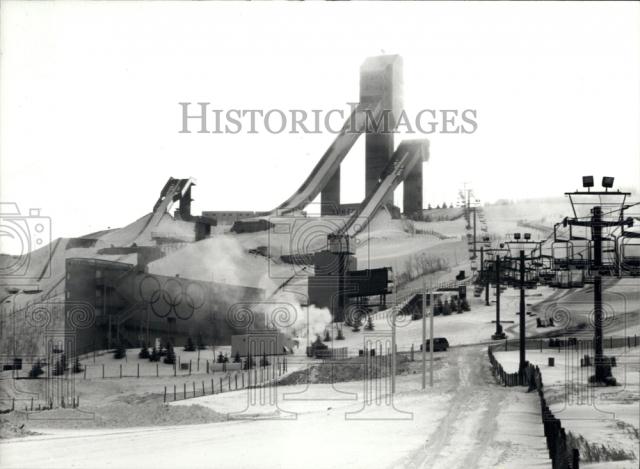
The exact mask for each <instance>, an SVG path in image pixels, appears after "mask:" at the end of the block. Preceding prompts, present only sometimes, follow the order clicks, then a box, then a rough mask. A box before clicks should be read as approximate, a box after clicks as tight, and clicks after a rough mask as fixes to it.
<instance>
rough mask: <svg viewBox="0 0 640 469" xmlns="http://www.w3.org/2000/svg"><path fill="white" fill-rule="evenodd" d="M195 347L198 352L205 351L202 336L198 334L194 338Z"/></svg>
mask: <svg viewBox="0 0 640 469" xmlns="http://www.w3.org/2000/svg"><path fill="white" fill-rule="evenodd" d="M196 347H197V348H198V350H206V349H207V347H206V345H204V340H202V334H198V337H197V338H196Z"/></svg>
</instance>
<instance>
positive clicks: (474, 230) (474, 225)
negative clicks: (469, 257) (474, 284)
mask: <svg viewBox="0 0 640 469" xmlns="http://www.w3.org/2000/svg"><path fill="white" fill-rule="evenodd" d="M476 257H477V255H476V208H475V207H473V258H474V259H475V258H476Z"/></svg>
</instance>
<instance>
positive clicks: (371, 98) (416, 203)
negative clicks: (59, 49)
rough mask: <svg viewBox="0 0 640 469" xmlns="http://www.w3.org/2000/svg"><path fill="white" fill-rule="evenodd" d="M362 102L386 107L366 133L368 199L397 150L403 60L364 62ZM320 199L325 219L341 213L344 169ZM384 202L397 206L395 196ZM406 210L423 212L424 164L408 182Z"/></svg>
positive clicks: (390, 57)
mask: <svg viewBox="0 0 640 469" xmlns="http://www.w3.org/2000/svg"><path fill="white" fill-rule="evenodd" d="M360 102H361V103H377V102H380V103H381V105H382V115H381V117H380V118H379V119H378V120H376V121H373V120H372V122H370V125H369V128H368V129H367V130H366V132H365V197H368V196H369V195H370V194H371V193H372V192H373V191H374V190H375V189H376V187H377V185H378V182H379V179H380V175H381V174H382V171H383V170H384V168H385V167H386V166H387V164H388V163H389V160H390V159H391V156H392V155H393V152H394V150H395V145H394V134H393V130H395V128H396V125H397V119H398V118H399V116H400V114H401V113H402V110H403V100H402V57H400V56H399V55H380V56H376V57H369V58H368V59H366V60H365V61H364V63H363V64H362V66H361V67H360ZM371 118H372V119H373V116H371ZM320 197H321V199H320V200H321V203H322V207H321V213H322V214H323V215H332V214H334V213H335V212H334V211H335V210H339V208H340V168H338V169H337V170H336V172H335V173H334V175H333V176H332V177H331V179H330V180H329V182H328V183H327V184H326V186H325V187H324V188H323V189H322V191H321V193H320ZM384 202H389V203H393V194H389V196H388V197H387V200H385V201H384ZM403 208H404V213H405V214H407V215H409V216H413V215H415V214H416V213H418V212H420V211H421V210H422V164H419V165H416V167H415V168H414V169H413V170H412V172H411V173H410V174H409V176H408V177H407V179H406V180H405V182H404V189H403Z"/></svg>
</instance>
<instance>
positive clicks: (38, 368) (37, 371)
mask: <svg viewBox="0 0 640 469" xmlns="http://www.w3.org/2000/svg"><path fill="white" fill-rule="evenodd" d="M43 373H44V371H43V370H42V364H41V363H40V360H36V362H35V363H34V364H33V366H32V367H31V370H30V371H29V378H37V377H38V376H40V375H41V374H43Z"/></svg>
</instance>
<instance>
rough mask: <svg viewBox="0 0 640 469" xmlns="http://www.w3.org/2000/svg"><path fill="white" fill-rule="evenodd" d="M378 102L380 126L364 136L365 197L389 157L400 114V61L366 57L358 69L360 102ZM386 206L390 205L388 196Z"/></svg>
mask: <svg viewBox="0 0 640 469" xmlns="http://www.w3.org/2000/svg"><path fill="white" fill-rule="evenodd" d="M369 101H380V102H381V103H382V109H383V113H384V114H383V117H384V116H385V115H386V119H382V121H381V124H382V125H381V126H379V128H377V129H375V128H372V129H369V131H368V132H367V134H366V136H365V139H366V140H365V158H366V162H365V178H366V179H365V196H369V194H371V193H372V192H373V191H374V190H375V188H376V186H377V185H378V179H379V177H380V174H381V173H382V170H383V169H384V168H385V167H386V165H387V163H389V159H390V158H391V155H393V151H394V150H395V147H394V138H393V137H394V135H393V132H392V131H393V130H394V129H395V128H396V119H397V118H398V117H399V116H400V113H401V112H402V107H403V103H402V57H400V56H399V55H381V56H377V57H369V58H368V59H366V60H365V61H364V63H363V64H362V66H361V67H360V102H369ZM388 202H393V196H390V200H388Z"/></svg>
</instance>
